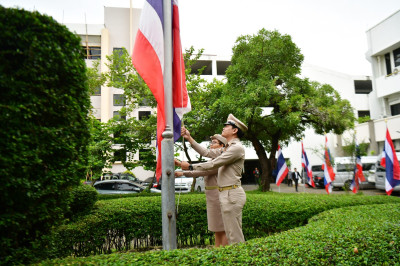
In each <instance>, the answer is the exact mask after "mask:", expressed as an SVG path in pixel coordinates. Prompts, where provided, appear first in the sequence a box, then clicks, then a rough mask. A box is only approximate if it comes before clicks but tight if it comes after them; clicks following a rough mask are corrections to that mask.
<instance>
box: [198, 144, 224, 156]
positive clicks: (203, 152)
mask: <svg viewBox="0 0 400 266" xmlns="http://www.w3.org/2000/svg"><path fill="white" fill-rule="evenodd" d="M190 145H191V146H192V148H193V149H194V150H195V151H197V153H198V154H200V155H201V156H204V157H208V158H216V157H218V156H220V155H221V153H222V151H223V149H224V148H219V149H206V148H204V147H203V146H201V145H200V144H198V143H197V142H196V141H195V140H193V141H191V142H190Z"/></svg>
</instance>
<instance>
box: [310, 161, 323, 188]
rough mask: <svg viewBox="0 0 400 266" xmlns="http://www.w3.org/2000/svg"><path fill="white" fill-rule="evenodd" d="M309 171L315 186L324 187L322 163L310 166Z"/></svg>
mask: <svg viewBox="0 0 400 266" xmlns="http://www.w3.org/2000/svg"><path fill="white" fill-rule="evenodd" d="M311 171H312V173H313V180H314V183H315V186H317V187H325V185H324V170H322V165H313V166H311Z"/></svg>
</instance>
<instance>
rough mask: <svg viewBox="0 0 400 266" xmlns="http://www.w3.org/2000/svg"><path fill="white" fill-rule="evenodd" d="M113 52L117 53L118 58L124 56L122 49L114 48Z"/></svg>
mask: <svg viewBox="0 0 400 266" xmlns="http://www.w3.org/2000/svg"><path fill="white" fill-rule="evenodd" d="M113 52H114V53H115V52H117V53H118V54H119V56H122V55H123V54H124V49H123V48H117V47H114V48H113Z"/></svg>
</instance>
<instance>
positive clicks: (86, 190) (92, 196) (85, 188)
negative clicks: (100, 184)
mask: <svg viewBox="0 0 400 266" xmlns="http://www.w3.org/2000/svg"><path fill="white" fill-rule="evenodd" d="M71 195H72V202H71V204H70V209H69V212H68V213H67V215H66V216H67V217H69V218H73V219H77V218H78V217H80V216H83V215H86V214H89V213H90V212H91V211H92V209H93V206H94V204H95V203H96V202H97V199H98V196H99V193H98V192H97V190H96V189H95V188H94V187H92V186H90V185H85V184H80V185H79V186H77V187H75V188H73V189H72V190H71Z"/></svg>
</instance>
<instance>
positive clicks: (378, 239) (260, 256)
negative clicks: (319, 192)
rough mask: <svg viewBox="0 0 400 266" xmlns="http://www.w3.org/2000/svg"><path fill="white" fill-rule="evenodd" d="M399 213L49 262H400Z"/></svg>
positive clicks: (382, 211) (345, 214)
mask: <svg viewBox="0 0 400 266" xmlns="http://www.w3.org/2000/svg"><path fill="white" fill-rule="evenodd" d="M399 217H400V208H399V205H398V204H381V205H369V206H351V207H344V208H338V209H333V210H328V211H325V212H323V213H321V214H319V215H317V216H315V217H313V218H311V219H310V220H309V223H308V224H307V225H306V226H304V227H298V228H295V229H293V230H289V231H285V232H282V233H280V234H275V235H272V236H269V237H263V238H258V239H253V240H250V241H247V242H246V243H243V244H238V245H232V246H227V247H223V248H210V249H183V250H173V251H159V252H145V253H137V252H136V253H125V254H124V253H116V254H111V255H98V256H92V257H86V258H72V257H70V258H66V259H57V260H53V261H47V262H43V264H44V265H54V264H56V265H70V264H93V265H106V264H118V265H210V264H217V265H232V264H240V265H361V264H365V265H396V264H398V263H399V261H400V224H399Z"/></svg>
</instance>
